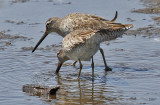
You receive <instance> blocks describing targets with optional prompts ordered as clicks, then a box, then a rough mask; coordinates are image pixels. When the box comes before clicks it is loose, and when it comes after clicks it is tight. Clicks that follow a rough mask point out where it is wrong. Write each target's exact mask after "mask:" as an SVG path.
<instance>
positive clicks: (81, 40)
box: [56, 23, 133, 78]
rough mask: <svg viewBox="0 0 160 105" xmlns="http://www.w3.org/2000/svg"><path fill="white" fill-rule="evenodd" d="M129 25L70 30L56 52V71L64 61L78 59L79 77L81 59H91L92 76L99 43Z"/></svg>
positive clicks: (119, 34)
mask: <svg viewBox="0 0 160 105" xmlns="http://www.w3.org/2000/svg"><path fill="white" fill-rule="evenodd" d="M131 27H133V25H132V24H120V23H110V24H109V25H108V27H107V28H103V29H99V30H93V29H78V30H74V31H72V32H70V33H69V34H68V35H66V36H65V37H64V38H63V41H62V48H61V49H60V50H59V52H58V53H57V57H58V59H59V62H58V65H57V69H56V73H59V70H60V68H61V66H62V64H63V63H64V62H65V61H67V60H74V61H79V64H80V70H79V75H78V78H79V77H80V74H81V70H82V66H83V65H82V63H81V61H89V60H90V59H92V64H91V66H92V76H94V61H93V56H94V55H95V54H96V52H97V51H98V49H99V48H100V43H101V42H103V41H108V40H113V39H116V38H117V37H120V36H122V34H123V33H124V32H125V31H127V30H128V29H130V28H131Z"/></svg>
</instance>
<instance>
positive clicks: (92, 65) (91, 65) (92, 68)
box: [91, 56, 94, 77]
mask: <svg viewBox="0 0 160 105" xmlns="http://www.w3.org/2000/svg"><path fill="white" fill-rule="evenodd" d="M91 66H92V77H94V61H93V56H92V64H91Z"/></svg>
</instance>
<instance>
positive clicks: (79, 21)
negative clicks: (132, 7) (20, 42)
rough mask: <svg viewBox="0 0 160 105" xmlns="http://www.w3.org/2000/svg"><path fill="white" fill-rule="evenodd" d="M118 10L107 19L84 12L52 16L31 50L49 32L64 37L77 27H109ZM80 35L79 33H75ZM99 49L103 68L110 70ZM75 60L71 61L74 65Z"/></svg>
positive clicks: (101, 50)
mask: <svg viewBox="0 0 160 105" xmlns="http://www.w3.org/2000/svg"><path fill="white" fill-rule="evenodd" d="M117 16H118V12H117V11H116V14H115V17H114V18H113V19H112V20H111V21H109V20H106V19H104V18H102V17H99V16H95V15H91V14H85V13H72V14H69V15H67V16H66V17H64V18H58V17H53V18H50V19H48V20H47V22H46V31H45V33H44V34H43V36H42V37H41V39H40V40H39V42H38V43H37V44H36V46H35V47H34V49H33V50H32V52H34V51H35V50H36V48H37V47H38V46H39V45H40V43H41V42H42V41H43V40H44V39H45V37H46V36H47V35H48V34H50V33H51V32H56V33H58V34H59V35H61V36H62V37H65V36H66V35H67V34H69V33H71V32H73V31H75V30H79V29H93V30H99V29H102V28H110V27H111V26H110V24H112V23H114V21H115V20H116V19H117ZM77 35H80V34H77ZM99 50H100V52H101V54H102V57H103V61H104V65H105V70H107V71H110V70H111V68H109V67H108V66H107V63H106V60H105V57H104V52H103V49H102V48H100V47H99ZM75 63H76V61H75V62H74V63H73V65H75Z"/></svg>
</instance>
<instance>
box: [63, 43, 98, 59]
mask: <svg viewBox="0 0 160 105" xmlns="http://www.w3.org/2000/svg"><path fill="white" fill-rule="evenodd" d="M99 48H100V44H96V43H95V44H93V43H84V44H80V45H78V46H77V47H76V48H74V49H72V50H71V51H70V52H65V53H66V55H67V56H68V57H69V58H70V60H74V61H78V60H79V59H80V60H81V61H89V60H90V59H91V57H92V56H93V55H95V54H96V52H97V51H98V49H99Z"/></svg>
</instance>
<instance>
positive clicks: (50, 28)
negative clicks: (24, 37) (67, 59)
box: [32, 17, 60, 52]
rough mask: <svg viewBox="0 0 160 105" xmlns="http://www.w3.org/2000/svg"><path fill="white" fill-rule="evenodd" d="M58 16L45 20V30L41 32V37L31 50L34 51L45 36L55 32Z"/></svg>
mask: <svg viewBox="0 0 160 105" xmlns="http://www.w3.org/2000/svg"><path fill="white" fill-rule="evenodd" d="M59 19H60V18H58V17H53V18H50V19H48V20H47V21H46V30H45V32H44V34H43V36H42V37H41V39H40V40H39V41H38V43H37V44H36V46H35V47H34V49H33V50H32V52H34V51H35V50H36V48H37V47H38V46H39V45H40V44H41V42H42V41H43V40H44V39H45V37H46V36H47V35H48V34H50V33H51V32H56V30H57V21H58V20H59Z"/></svg>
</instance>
